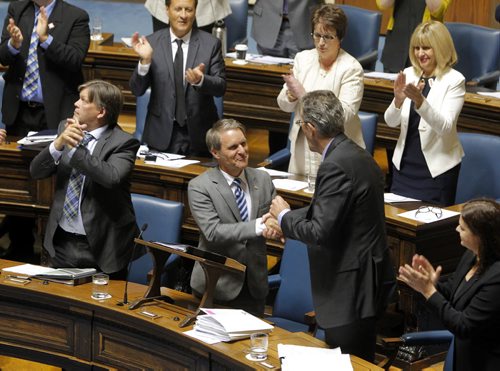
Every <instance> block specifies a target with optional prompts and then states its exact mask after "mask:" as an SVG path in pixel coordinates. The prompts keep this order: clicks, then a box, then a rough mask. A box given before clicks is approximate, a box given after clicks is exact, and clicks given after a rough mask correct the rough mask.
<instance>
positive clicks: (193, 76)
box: [130, 0, 226, 156]
mask: <svg viewBox="0 0 500 371" xmlns="http://www.w3.org/2000/svg"><path fill="white" fill-rule="evenodd" d="M196 5H197V0H167V1H166V7H167V14H168V17H169V20H170V27H169V28H166V29H162V30H159V31H157V32H155V33H153V34H152V35H149V36H148V37H144V36H143V37H139V35H138V34H137V33H135V34H134V35H133V36H132V46H133V48H134V50H135V51H136V52H137V54H139V57H140V60H139V64H138V66H137V68H136V69H135V71H134V73H133V75H132V77H131V79H130V88H131V89H132V92H133V93H134V94H135V95H136V96H141V95H143V94H144V92H145V91H146V90H147V89H148V88H149V87H151V99H150V102H149V107H148V113H147V116H146V123H145V127H144V135H143V138H142V139H143V142H145V143H146V144H147V145H148V146H149V147H150V148H152V149H155V150H159V151H165V152H170V153H178V154H183V155H198V156H209V152H208V149H207V147H206V145H205V133H206V132H207V131H208V129H210V127H211V126H212V124H213V123H214V122H215V121H217V120H218V115H217V109H216V107H215V103H214V101H213V97H214V96H216V97H220V96H222V95H224V92H225V90H226V72H225V67H224V59H223V58H222V52H221V42H220V40H218V39H217V38H215V37H214V36H212V35H211V34H209V33H206V32H204V31H201V30H199V29H196V28H193V23H194V20H195V12H196Z"/></svg>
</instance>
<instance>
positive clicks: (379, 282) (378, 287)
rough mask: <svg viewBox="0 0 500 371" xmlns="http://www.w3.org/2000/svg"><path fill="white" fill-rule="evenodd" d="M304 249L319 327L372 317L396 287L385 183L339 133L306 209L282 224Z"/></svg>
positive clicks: (368, 160) (358, 149) (368, 158)
mask: <svg viewBox="0 0 500 371" xmlns="http://www.w3.org/2000/svg"><path fill="white" fill-rule="evenodd" d="M281 227H282V229H283V233H284V235H285V236H286V237H289V238H293V239H296V240H300V241H302V242H304V243H306V244H307V245H308V253H309V265H310V271H311V286H312V294H313V304H314V309H315V311H316V316H317V321H318V324H319V325H320V326H321V327H323V328H331V327H338V326H343V325H346V324H349V323H352V322H355V321H357V320H359V319H363V318H368V317H373V316H376V315H377V314H378V313H380V312H381V311H383V310H384V309H385V305H386V304H387V301H388V299H389V298H390V296H391V294H392V292H393V290H394V289H395V287H396V280H395V273H394V267H393V266H392V262H391V260H390V257H389V250H388V247H387V241H386V233H385V217H384V179H383V175H382V172H381V171H380V168H379V167H378V165H377V164H376V163H375V161H374V160H373V158H372V156H370V154H369V153H368V152H366V151H365V150H363V149H362V148H361V147H359V146H358V145H356V144H355V143H354V142H353V141H351V140H350V139H348V138H347V137H346V136H345V135H344V134H339V135H337V136H336V137H335V139H334V140H333V142H332V143H331V145H330V147H329V148H328V151H327V153H326V157H325V159H324V160H323V162H322V163H321V165H320V167H319V169H318V175H317V178H316V190H315V192H314V197H313V199H312V201H311V204H310V205H309V206H308V207H305V208H301V209H298V210H292V211H290V212H288V213H286V214H285V215H284V216H283V218H282V220H281Z"/></svg>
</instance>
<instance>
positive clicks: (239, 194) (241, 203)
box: [233, 178, 248, 222]
mask: <svg viewBox="0 0 500 371" xmlns="http://www.w3.org/2000/svg"><path fill="white" fill-rule="evenodd" d="M233 184H234V185H235V186H236V191H235V192H234V196H235V198H236V205H238V209H239V210H240V215H241V220H242V221H244V222H246V221H247V220H248V208H247V200H246V199H245V192H243V190H242V189H241V179H240V178H234V180H233Z"/></svg>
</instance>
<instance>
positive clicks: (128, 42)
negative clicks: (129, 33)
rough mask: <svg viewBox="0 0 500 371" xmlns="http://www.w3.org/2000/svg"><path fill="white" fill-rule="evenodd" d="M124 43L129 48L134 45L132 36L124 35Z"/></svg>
mask: <svg viewBox="0 0 500 371" xmlns="http://www.w3.org/2000/svg"><path fill="white" fill-rule="evenodd" d="M121 40H122V43H124V44H125V45H126V46H127V47H128V48H131V47H132V38H131V37H122V38H121Z"/></svg>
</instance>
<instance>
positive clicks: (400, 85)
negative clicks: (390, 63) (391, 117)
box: [394, 72, 425, 108]
mask: <svg viewBox="0 0 500 371" xmlns="http://www.w3.org/2000/svg"><path fill="white" fill-rule="evenodd" d="M424 86H425V84H424V83H423V82H422V81H420V80H419V81H418V82H417V83H416V84H411V83H410V84H407V83H406V75H405V74H404V73H403V72H400V73H398V76H397V77H396V80H395V81H394V104H395V105H396V107H397V108H401V105H402V104H403V102H404V100H405V99H406V98H408V99H411V100H412V101H413V102H415V106H416V108H420V106H421V105H422V103H423V101H424V96H423V95H422V89H423V88H424Z"/></svg>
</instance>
